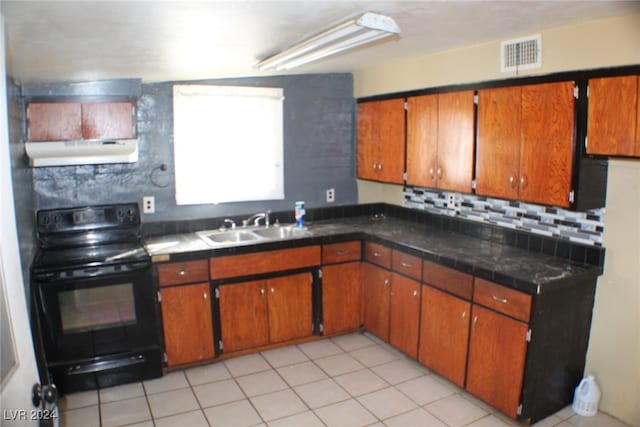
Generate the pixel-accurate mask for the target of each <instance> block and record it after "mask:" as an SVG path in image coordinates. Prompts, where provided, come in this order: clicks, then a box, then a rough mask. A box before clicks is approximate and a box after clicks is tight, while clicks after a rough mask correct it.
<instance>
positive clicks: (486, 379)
mask: <svg viewBox="0 0 640 427" xmlns="http://www.w3.org/2000/svg"><path fill="white" fill-rule="evenodd" d="M472 317H473V320H472V321H471V323H472V326H471V338H470V340H469V362H468V367H467V390H468V391H469V393H471V394H473V395H475V396H477V397H479V398H480V399H482V400H484V401H485V402H487V403H489V404H490V405H492V406H495V407H496V408H498V409H499V410H500V411H502V412H504V413H505V414H507V415H509V416H510V417H512V418H516V416H517V408H518V405H519V404H520V395H521V392H522V381H523V375H524V363H525V356H526V350H527V342H526V339H525V337H526V333H527V325H526V324H525V323H521V322H518V321H516V320H513V319H510V318H508V317H506V316H503V315H501V314H498V313H495V312H493V311H490V310H487V309H485V308H482V307H480V306H478V305H474V306H473V312H472Z"/></svg>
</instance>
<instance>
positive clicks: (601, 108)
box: [587, 76, 640, 156]
mask: <svg viewBox="0 0 640 427" xmlns="http://www.w3.org/2000/svg"><path fill="white" fill-rule="evenodd" d="M639 80H640V76H622V77H603V78H598V79H590V80H589V107H588V109H589V113H588V120H587V142H588V143H587V153H589V154H603V155H612V156H640V107H639V104H638V103H639V102H640V83H639Z"/></svg>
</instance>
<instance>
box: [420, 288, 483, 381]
mask: <svg viewBox="0 0 640 427" xmlns="http://www.w3.org/2000/svg"><path fill="white" fill-rule="evenodd" d="M470 319H471V303H470V302H468V301H465V300H463V299H460V298H456V297H454V296H451V295H449V294H446V293H444V292H441V291H438V290H436V289H434V288H432V287H430V286H423V287H422V309H421V319H420V348H419V351H418V360H420V362H421V363H424V364H425V365H427V366H428V367H429V368H431V369H433V370H434V371H435V372H437V373H439V374H440V375H442V376H443V377H445V378H448V379H449V380H451V381H452V382H454V383H455V384H457V385H458V386H460V387H464V379H465V374H466V369H467V349H468V343H469V322H470Z"/></svg>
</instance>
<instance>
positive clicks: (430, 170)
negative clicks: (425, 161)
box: [429, 168, 436, 179]
mask: <svg viewBox="0 0 640 427" xmlns="http://www.w3.org/2000/svg"><path fill="white" fill-rule="evenodd" d="M429 176H430V177H431V179H434V178H435V177H436V175H435V171H434V170H433V168H429Z"/></svg>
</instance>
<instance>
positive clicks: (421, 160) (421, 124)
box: [407, 95, 438, 188]
mask: <svg viewBox="0 0 640 427" xmlns="http://www.w3.org/2000/svg"><path fill="white" fill-rule="evenodd" d="M407 103H408V110H407V183H408V184H410V185H418V186H421V187H432V188H434V187H436V186H437V185H438V181H437V179H436V170H437V168H438V96H437V95H422V96H412V97H410V98H408V99H407Z"/></svg>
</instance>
